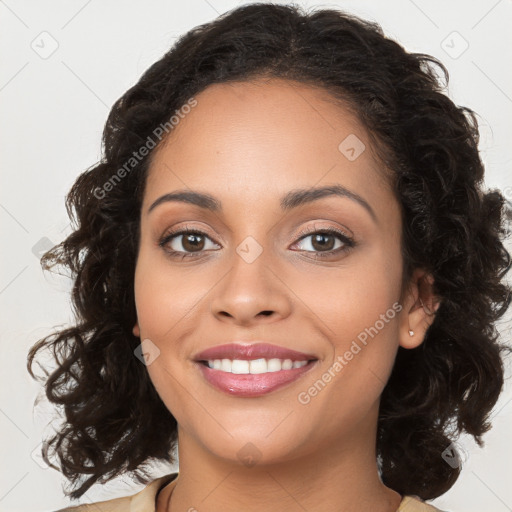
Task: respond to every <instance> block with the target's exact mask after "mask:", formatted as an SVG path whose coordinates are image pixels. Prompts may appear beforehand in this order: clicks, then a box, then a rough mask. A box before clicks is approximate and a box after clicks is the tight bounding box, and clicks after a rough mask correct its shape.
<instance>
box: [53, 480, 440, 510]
mask: <svg viewBox="0 0 512 512" xmlns="http://www.w3.org/2000/svg"><path fill="white" fill-rule="evenodd" d="M177 476H178V473H170V474H168V475H164V476H161V477H160V478H157V479H156V480H153V481H152V482H151V483H150V484H149V485H147V486H146V487H144V489H142V490H141V491H139V492H138V493H137V494H133V495H132V496H124V497H122V498H114V499H112V500H107V501H98V502H96V503H89V504H88V503H84V504H82V505H76V506H74V507H66V508H61V509H59V510H56V511H55V512H155V511H156V498H157V494H158V491H160V489H162V488H163V487H165V486H166V485H167V484H168V483H169V482H171V481H172V480H174V479H175V478H176V477H177ZM396 512H443V511H442V510H439V509H438V508H435V507H434V506H432V505H428V504H427V503H425V502H423V501H421V500H420V499H419V498H417V497H414V496H404V497H403V499H402V501H401V502H400V506H399V507H398V510H397V511H396Z"/></svg>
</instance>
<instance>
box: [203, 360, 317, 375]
mask: <svg viewBox="0 0 512 512" xmlns="http://www.w3.org/2000/svg"><path fill="white" fill-rule="evenodd" d="M306 364H308V361H292V360H291V359H277V358H273V359H253V360H251V361H247V360H245V359H233V360H231V359H213V360H209V361H208V366H209V367H210V368H213V369H214V370H220V371H223V372H228V373H235V374H249V373H251V374H257V373H269V372H278V371H280V370H291V369H292V368H301V367H302V366H305V365H306Z"/></svg>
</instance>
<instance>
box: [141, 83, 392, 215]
mask: <svg viewBox="0 0 512 512" xmlns="http://www.w3.org/2000/svg"><path fill="white" fill-rule="evenodd" d="M195 100H196V101H197V104H196V105H195V106H194V107H193V108H190V109H187V113H186V114H184V115H182V116H180V120H179V123H177V124H176V125H175V126H174V128H173V129H172V130H171V131H170V134H169V136H168V137H167V139H166V140H164V142H163V144H161V145H160V146H159V147H158V149H157V151H156V152H155V154H154V155H153V158H152V162H151V165H150V168H149V172H148V177H147V184H146V192H145V198H144V205H143V209H144V208H146V209H147V206H148V204H150V203H151V202H152V201H154V200H155V199H156V198H157V197H158V196H159V195H161V194H164V193H167V192H170V191H172V190H178V189H180V190H182V189H186V188H191V189H194V190H200V191H203V192H206V193H209V194H211V195H214V196H217V197H219V198H221V199H222V198H223V197H224V198H226V200H225V201H222V202H223V204H224V203H226V202H230V201H236V200H239V201H245V202H246V204H252V203H253V202H254V201H258V202H259V203H261V202H263V201H271V200H273V199H272V198H273V197H274V194H275V195H276V197H277V196H278V197H282V195H284V194H285V193H286V192H288V191H289V190H290V189H293V188H307V187H314V186H321V185H332V184H341V185H343V186H344V187H346V188H348V189H351V190H353V191H354V192H355V193H357V194H359V195H361V196H363V197H366V198H371V199H372V202H377V203H379V202H381V203H382V204H383V205H384V204H385V203H386V202H388V203H389V200H390V199H392V198H393V195H392V192H391V191H390V190H389V189H388V186H387V183H386V181H385V179H384V173H383V166H382V164H381V163H380V162H379V159H378V158H377V156H376V155H375V153H374V151H373V148H372V145H371V143H370V139H369V137H368V133H367V132H366V130H365V129H364V128H363V126H362V124H361V123H360V122H359V121H358V119H357V117H356V116H355V115H354V114H353V113H351V112H350V111H349V110H348V109H347V108H344V107H343V106H342V105H341V104H339V102H336V101H335V100H334V98H333V97H332V96H331V95H330V94H329V93H328V92H327V91H325V90H324V89H321V88H317V87H312V86H308V85H304V84H300V83H297V82H292V81H286V80H282V79H258V80H255V81H251V82H232V83H222V84H214V85H211V86H209V87H207V88H206V89H205V90H203V91H202V92H201V93H200V94H198V95H197V96H196V97H195ZM228 198H229V199H228ZM276 200H277V199H276Z"/></svg>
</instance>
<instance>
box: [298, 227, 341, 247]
mask: <svg viewBox="0 0 512 512" xmlns="http://www.w3.org/2000/svg"><path fill="white" fill-rule="evenodd" d="M308 239H311V240H309V241H307V240H308ZM306 241H307V242H306ZM301 242H304V245H303V247H299V249H300V250H302V251H307V252H316V251H320V252H324V251H335V250H336V249H339V248H340V247H342V246H343V245H346V241H345V237H344V236H343V235H341V234H337V233H329V232H323V231H318V232H316V233H312V234H309V235H306V236H305V237H303V238H301V239H300V240H299V241H298V242H297V244H296V245H298V244H300V243H301ZM336 242H338V245H336Z"/></svg>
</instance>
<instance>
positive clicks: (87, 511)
mask: <svg viewBox="0 0 512 512" xmlns="http://www.w3.org/2000/svg"><path fill="white" fill-rule="evenodd" d="M177 476H178V473H170V474H168V475H164V476H161V477H160V478H157V479H155V480H153V481H152V482H151V483H150V484H148V485H147V486H146V487H144V489H142V490H141V491H139V492H138V493H136V494H133V495H131V496H123V497H121V498H114V499H111V500H106V501H97V502H95V503H82V504H81V505H76V506H69V507H66V508H61V509H59V510H56V511H55V512H154V510H155V502H156V495H157V494H158V491H159V490H160V489H161V488H162V487H163V486H165V485H166V484H168V483H169V482H171V481H172V480H174V479H175V478H176V477H177Z"/></svg>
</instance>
